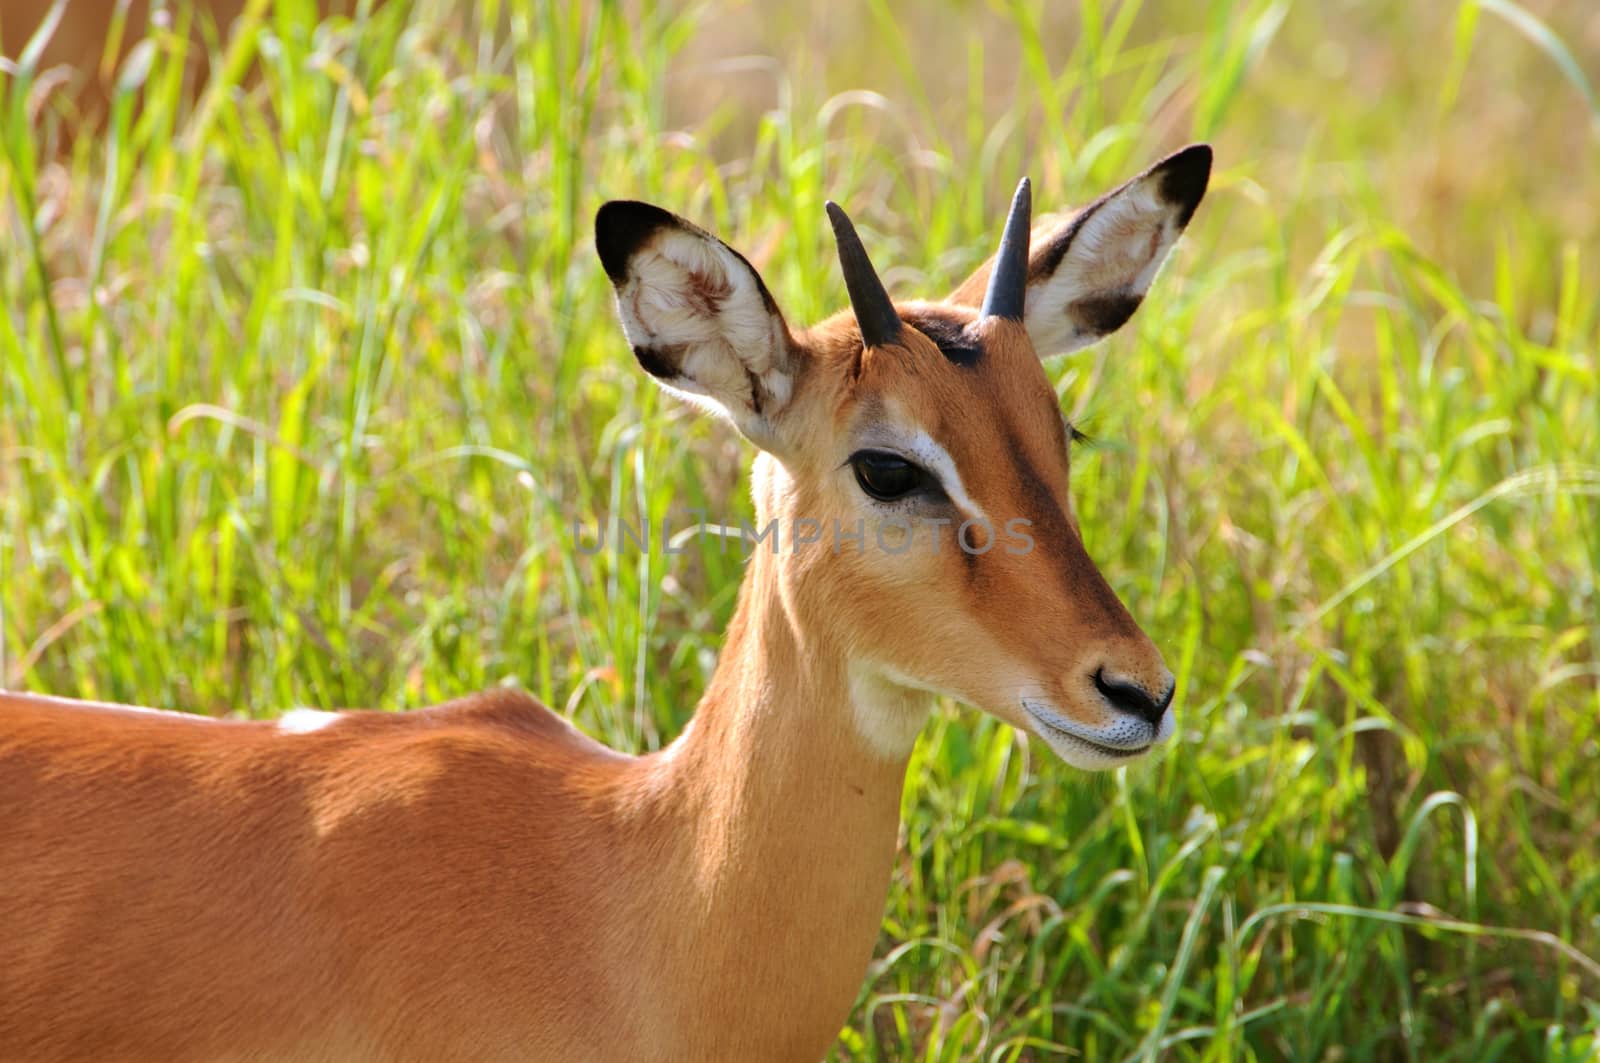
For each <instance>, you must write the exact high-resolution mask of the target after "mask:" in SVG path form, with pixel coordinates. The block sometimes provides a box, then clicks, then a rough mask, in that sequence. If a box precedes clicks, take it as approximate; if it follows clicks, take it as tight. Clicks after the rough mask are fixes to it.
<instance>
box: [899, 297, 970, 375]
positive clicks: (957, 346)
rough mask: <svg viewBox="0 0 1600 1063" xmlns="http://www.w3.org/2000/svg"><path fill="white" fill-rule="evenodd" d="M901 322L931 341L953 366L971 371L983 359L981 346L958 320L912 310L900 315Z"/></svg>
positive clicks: (963, 323) (964, 324)
mask: <svg viewBox="0 0 1600 1063" xmlns="http://www.w3.org/2000/svg"><path fill="white" fill-rule="evenodd" d="M900 318H901V320H902V321H904V322H905V323H906V324H908V325H910V326H911V327H912V328H914V329H916V330H917V331H918V332H920V333H922V334H923V335H924V336H926V337H928V339H930V340H932V341H933V343H934V346H936V347H938V348H939V353H940V354H943V355H944V356H945V357H946V358H948V359H949V360H950V362H951V363H952V364H954V365H959V366H961V367H962V368H963V369H971V368H973V367H974V366H976V365H977V364H978V361H979V359H981V358H982V357H983V345H982V344H981V343H979V342H978V340H977V338H976V337H975V336H973V335H972V334H971V332H969V331H968V329H967V325H966V323H965V322H963V321H962V320H960V319H959V318H954V317H946V316H944V315H942V314H938V313H933V312H929V311H917V310H912V311H908V312H905V313H902V314H901V315H900Z"/></svg>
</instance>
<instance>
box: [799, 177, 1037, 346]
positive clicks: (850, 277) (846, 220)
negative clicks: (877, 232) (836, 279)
mask: <svg viewBox="0 0 1600 1063" xmlns="http://www.w3.org/2000/svg"><path fill="white" fill-rule="evenodd" d="M828 220H829V221H831V222H833V240H834V243H836V244H838V245H839V266H840V268H841V269H842V270H843V271H844V286H845V288H846V289H848V290H849V292H850V307H851V309H853V310H854V311H855V312H856V321H857V323H859V324H860V326H861V342H862V343H863V344H865V345H866V346H868V347H881V346H883V345H884V344H886V343H894V342H895V341H896V340H898V339H899V338H900V328H901V326H900V315H899V314H897V313H895V311H894V304H893V303H892V302H890V301H889V293H888V292H886V291H884V290H883V282H882V281H880V280H879V279H878V274H877V272H876V271H874V270H873V268H872V261H871V260H870V259H868V258H867V249H866V248H864V247H862V246H861V237H859V236H857V235H856V227H855V226H854V225H851V224H850V216H849V215H848V214H846V213H845V212H844V211H843V210H841V209H840V208H839V204H837V203H835V202H833V201H832V200H829V201H828ZM1024 253H1026V252H1024Z"/></svg>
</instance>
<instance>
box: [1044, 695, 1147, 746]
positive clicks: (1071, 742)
mask: <svg viewBox="0 0 1600 1063" xmlns="http://www.w3.org/2000/svg"><path fill="white" fill-rule="evenodd" d="M1022 707H1023V709H1024V710H1026V711H1027V713H1028V716H1029V718H1031V719H1032V720H1033V722H1034V724H1035V725H1036V726H1037V728H1038V733H1039V737H1040V738H1043V739H1045V740H1046V741H1047V742H1049V743H1050V744H1051V745H1052V746H1054V747H1055V749H1056V752H1058V753H1060V754H1062V755H1063V756H1068V751H1069V750H1070V751H1076V752H1080V753H1086V754H1088V755H1090V756H1091V757H1103V758H1106V759H1109V760H1132V759H1133V758H1135V757H1139V756H1143V755H1144V754H1146V753H1148V752H1150V748H1151V747H1152V746H1154V745H1155V741H1154V738H1155V735H1154V734H1152V733H1150V732H1151V731H1152V730H1153V729H1152V728H1150V727H1149V725H1147V724H1141V725H1140V729H1141V730H1143V731H1145V732H1146V733H1144V734H1141V735H1139V736H1138V737H1136V738H1133V740H1132V741H1128V742H1119V741H1115V740H1113V741H1106V740H1105V739H1107V738H1110V737H1111V736H1110V735H1101V736H1097V737H1096V738H1089V737H1088V736H1087V735H1085V734H1084V732H1085V731H1088V730H1089V728H1087V727H1084V726H1083V725H1082V724H1080V723H1076V722H1075V721H1073V720H1069V719H1067V718H1066V717H1065V716H1063V715H1061V714H1060V713H1059V712H1056V711H1054V710H1053V709H1050V708H1048V707H1046V706H1044V705H1042V704H1040V703H1038V702H1034V701H1027V700H1024V701H1023V703H1022ZM1130 722H1131V721H1130ZM1130 737H1133V736H1130ZM1068 759H1071V758H1070V757H1068Z"/></svg>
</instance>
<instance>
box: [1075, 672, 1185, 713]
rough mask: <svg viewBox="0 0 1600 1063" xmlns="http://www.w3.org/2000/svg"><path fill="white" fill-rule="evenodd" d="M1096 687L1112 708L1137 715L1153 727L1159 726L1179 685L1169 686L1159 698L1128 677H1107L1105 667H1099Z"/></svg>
mask: <svg viewBox="0 0 1600 1063" xmlns="http://www.w3.org/2000/svg"><path fill="white" fill-rule="evenodd" d="M1094 688H1095V689H1096V690H1098V691H1099V692H1100V696H1101V697H1103V698H1105V699H1106V700H1107V701H1109V702H1110V703H1111V707H1112V708H1114V709H1117V710H1118V711H1120V712H1125V713H1128V714H1129V715H1130V716H1137V717H1139V719H1141V720H1144V721H1146V722H1148V723H1149V724H1150V726H1152V727H1159V726H1160V725H1161V717H1162V715H1163V714H1164V713H1165V712H1166V711H1167V706H1168V705H1171V704H1172V694H1173V691H1175V690H1177V685H1176V684H1173V685H1172V686H1169V687H1167V692H1166V693H1165V694H1164V695H1163V696H1162V697H1161V699H1160V700H1157V699H1156V698H1154V697H1152V696H1151V694H1150V692H1149V691H1148V690H1146V689H1145V688H1144V687H1142V686H1140V685H1139V684H1138V683H1132V682H1129V681H1128V680H1126V679H1107V678H1106V673H1105V669H1104V668H1097V669H1095V673H1094Z"/></svg>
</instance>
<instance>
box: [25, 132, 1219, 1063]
mask: <svg viewBox="0 0 1600 1063" xmlns="http://www.w3.org/2000/svg"><path fill="white" fill-rule="evenodd" d="M1210 166H1211V152H1210V149H1209V148H1207V147H1206V146H1204V145H1196V146H1192V147H1189V148H1186V149H1185V150H1183V151H1181V152H1179V153H1177V154H1175V155H1173V156H1171V157H1170V158H1168V159H1166V160H1165V161H1163V162H1161V163H1160V164H1158V165H1156V166H1155V167H1153V168H1151V169H1150V170H1148V171H1146V172H1145V173H1143V174H1141V175H1139V176H1138V177H1135V178H1134V179H1133V180H1131V181H1130V182H1128V183H1127V184H1125V185H1123V186H1122V187H1121V188H1119V189H1117V190H1116V191H1114V192H1112V193H1110V194H1109V195H1107V196H1105V197H1103V198H1102V199H1100V200H1099V201H1097V202H1096V203H1094V204H1093V205H1091V206H1089V207H1088V208H1086V209H1084V210H1081V211H1079V212H1077V213H1076V214H1073V215H1071V216H1066V217H1062V218H1061V219H1059V220H1055V221H1047V222H1046V223H1045V224H1042V225H1041V226H1039V227H1038V228H1037V229H1036V230H1034V231H1033V232H1032V234H1031V248H1032V249H1031V252H1030V227H1029V191H1028V186H1027V183H1026V182H1023V184H1022V186H1021V187H1020V188H1019V189H1018V192H1017V196H1016V199H1015V201H1014V202H1013V206H1012V211H1011V215H1010V218H1009V219H1008V221H1007V223H1006V227H1005V232H1004V236H1003V238H1002V240H1001V244H1000V250H999V252H998V253H997V254H996V255H995V257H994V258H993V259H991V260H990V261H989V262H988V263H986V264H985V265H983V266H982V267H981V268H980V269H979V270H978V272H977V273H976V274H974V275H973V276H972V277H971V278H970V279H968V280H967V281H966V282H965V283H963V284H962V285H961V286H960V287H959V288H957V289H956V290H955V292H954V293H953V294H951V295H950V296H949V297H948V298H946V299H944V300H941V301H936V302H905V303H898V304H897V303H893V302H891V301H890V298H889V296H888V294H887V293H886V292H885V290H884V287H883V285H882V284H881V283H880V281H879V279H878V277H877V275H876V274H875V273H874V272H873V268H872V266H871V264H870V263H869V262H868V259H867V255H866V252H865V250H864V249H863V247H862V244H861V241H860V240H859V238H858V237H857V234H856V232H855V230H854V229H853V228H852V226H851V224H850V221H849V219H848V218H847V217H846V216H845V215H844V213H843V212H842V211H841V210H839V209H838V207H836V206H834V205H832V204H829V206H828V212H829V215H830V217H831V220H832V223H833V227H834V232H835V236H836V239H837V244H838V250H839V259H840V263H841V265H842V267H843V273H844V278H845V282H846V286H847V288H848V290H849V294H850V303H851V311H853V312H843V313H840V314H838V315H836V316H834V317H831V318H829V319H828V320H826V321H824V322H822V323H821V324H819V325H816V326H815V327H813V328H810V329H804V330H795V329H791V328H790V326H789V325H788V323H787V322H786V321H785V320H784V317H783V315H782V313H781V312H780V311H779V309H778V306H777V303H776V302H775V301H774V299H773V297H772V295H771V294H770V292H769V291H768V290H767V288H766V286H765V285H764V284H763V283H762V280H761V278H760V277H759V276H758V275H757V273H756V271H755V270H754V269H753V268H752V267H751V265H750V264H749V262H747V261H746V260H745V259H744V258H743V257H742V256H740V255H739V254H738V253H737V252H735V251H733V250H732V249H730V248H729V247H727V246H726V245H724V244H723V243H721V242H720V241H718V240H717V239H716V238H714V237H712V236H711V235H709V234H707V233H706V232H703V231H702V230H700V229H698V228H696V227H695V226H693V225H691V224H689V223H688V222H685V221H683V220H682V219H680V218H678V217H676V216H674V215H672V214H670V213H668V212H667V211H665V210H662V209H660V208H658V207H654V206H649V205H647V204H643V203H633V202H612V203H607V204H606V205H605V206H603V207H601V208H600V211H599V213H598V215H597V217H596V219H595V244H596V248H597V250H598V251H599V255H600V260H601V263H602V264H603V265H604V267H605V271H606V274H607V275H608V276H609V277H610V279H611V282H612V284H613V285H614V286H615V289H616V302H617V310H618V313H619V315H620V317H621V319H622V326H623V331H624V332H625V333H626V334H627V338H628V341H629V343H630V344H631V346H632V349H633V355H634V357H635V358H636V359H637V361H638V363H639V365H640V366H641V367H642V368H643V369H644V370H645V371H646V372H647V373H649V374H650V375H651V376H653V377H655V378H656V379H657V380H658V381H659V382H660V384H661V385H662V386H663V387H665V388H667V389H668V390H670V391H672V392H675V393H679V394H682V395H686V396H688V397H690V398H691V399H693V400H694V401H695V402H697V403H698V404H700V405H702V406H705V407H709V408H710V409H712V410H714V411H715V412H717V413H719V414H720V415H722V416H723V417H725V418H727V419H728V420H729V421H731V422H732V423H733V425H734V427H735V428H737V429H738V431H739V432H740V434H741V435H743V436H744V437H745V438H746V439H748V440H749V441H750V442H751V443H753V444H754V445H755V446H756V447H757V448H759V450H760V455H759V457H758V458H757V459H756V462H755V466H754V492H755V505H756V510H757V515H758V520H759V521H760V522H762V523H763V524H764V523H766V522H768V521H771V520H773V519H777V520H779V521H781V522H782V523H783V524H784V525H789V524H790V523H792V522H793V521H795V520H802V519H803V520H810V521H816V522H819V523H820V524H822V525H823V526H829V527H831V526H833V524H834V522H837V524H838V525H839V526H841V527H845V528H852V527H855V526H857V525H858V524H859V525H862V526H864V527H866V528H870V529H875V530H878V531H881V530H882V529H884V528H885V527H888V528H890V529H891V533H890V534H889V535H888V536H887V538H886V539H885V542H886V543H889V544H890V545H892V547H893V548H892V549H880V548H879V543H878V542H876V541H875V539H876V537H875V536H874V535H873V534H872V533H871V532H869V533H868V534H867V535H866V536H865V537H864V541H861V542H859V543H846V544H843V548H842V549H840V548H833V547H828V548H819V549H799V548H791V547H790V546H789V545H787V544H786V545H784V546H783V547H782V548H781V549H757V550H755V551H754V552H753V553H752V556H751V559H750V561H749V563H748V570H747V572H746V573H745V576H744V583H743V586H742V587H741V590H740V594H739V603H738V607H737V610H736V612H735V615H734V618H733V621H732V623H731V624H730V626H729V630H728V634H727V643H726V647H725V649H724V651H723V654H722V658H721V661H720V663H719V665H718V667H717V669H716V672H715V675H714V676H713V678H712V679H711V683H710V686H709V688H708V689H707V690H706V692H705V694H704V696H703V697H702V698H701V699H700V702H699V706H698V708H697V709H696V711H695V714H694V717H693V719H692V720H691V721H690V723H689V725H688V726H687V727H686V728H685V729H684V732H683V734H682V735H681V736H680V737H679V738H678V739H677V740H676V741H675V742H673V743H672V744H671V745H670V746H668V747H667V748H666V749H664V750H662V751H660V752H658V753H653V754H649V755H646V756H638V757H634V756H626V755H623V754H621V753H616V752H613V751H612V750H610V749H607V748H605V747H604V746H602V745H600V744H599V743H597V742H595V741H593V740H591V739H589V738H587V737H585V736H584V735H583V734H581V733H579V732H578V731H577V730H575V729H574V728H572V727H571V726H570V725H569V724H568V723H567V722H566V721H565V720H563V719H562V718H561V717H559V716H557V715H555V714H554V713H552V712H551V711H550V710H549V709H548V708H546V707H545V706H544V705H542V704H540V703H539V702H538V701H537V700H535V699H534V698H532V697H530V696H528V695H527V694H523V693H519V692H513V691H509V690H498V691H493V692H489V693H482V694H477V695H474V696H472V697H468V698H465V699H463V700H460V701H456V702H452V703H449V704H444V705H438V706H435V707H432V708H426V709H421V710H418V711H415V712H404V713H385V712H346V713H318V712H312V711H310V710H295V711H293V712H290V713H289V714H287V715H285V716H283V717H281V718H280V719H278V720H269V721H255V722H252V721H213V720H208V719H202V718H198V717H195V716H186V715H182V714H176V713H166V712H157V711H153V710H147V709H136V708H131V707H125V706H117V705H105V704H88V703H82V702H73V701H66V700H58V699H53V698H47V697H40V696H33V695H22V694H13V695H0V1058H4V1059H7V1060H30V1061H42V1060H87V1059H94V1060H118V1061H131V1060H162V1061H183V1060H208V1061H209V1060H257V1059H294V1060H330V1061H331V1060H340V1061H343V1060H355V1059H386V1060H390V1059H392V1060H399V1059H407V1060H427V1061H444V1060H473V1061H479V1060H585V1061H587V1060H695V1061H700V1060H766V1059H782V1060H809V1061H814V1060H817V1059H818V1058H820V1057H821V1056H822V1055H823V1054H824V1053H825V1052H826V1051H827V1049H828V1046H829V1044H830V1043H831V1042H832V1040H833V1038H834V1037H835V1036H836V1035H837V1033H838V1031H839V1028H840V1026H841V1025H842V1024H843V1023H844V1022H845V1020H846V1019H847V1018H848V1015H849V1011H850V1007H851V1004H852V1002H853V1000H854V999H855V997H856V994H857V992H858V990H859V988H860V985H861V979H862V976H863V971H864V970H865V968H866V965H867V962H868V960H869V958H870V956H871V953H872V949H873V946H874V943H875V941H876V939H877V936H878V930H879V924H880V920H881V916H882V909H883V904H884V899H885V895H886V892H887V890H888V886H889V880H890V873H891V864H892V861H893V858H894V852H895V844H896V833H897V828H898V816H899V807H900V797H901V788H902V784H903V781H904V776H905V770H906V764H907V760H908V757H909V756H910V753H911V750H912V745H913V743H914V742H915V740H916V736H917V733H918V730H919V728H920V727H921V726H922V724H923V721H924V720H925V719H926V717H927V716H928V713H929V709H930V707H931V705H932V702H933V699H934V697H935V696H936V695H945V696H948V697H950V698H953V699H956V700H959V701H961V702H964V703H967V704H969V705H973V706H977V707H980V708H982V709H984V710H986V711H988V712H990V713H992V714H993V715H995V716H997V717H999V718H1000V719H1001V720H1004V721H1005V722H1007V723H1009V724H1011V725H1012V726H1014V727H1016V728H1019V729H1021V730H1023V731H1025V732H1028V733H1030V734H1032V735H1035V736H1037V737H1038V738H1040V739H1042V740H1043V741H1044V742H1045V743H1046V744H1047V745H1048V746H1049V747H1050V748H1051V749H1053V750H1055V751H1056V752H1057V753H1058V754H1060V756H1061V757H1062V758H1063V759H1065V760H1066V761H1067V762H1069V763H1070V764H1073V765H1075V766H1077V767H1080V768H1087V769H1098V768H1107V767H1112V766H1115V765H1121V764H1126V763H1129V762H1130V761H1132V760H1134V759H1135V758H1137V757H1140V756H1141V755H1143V754H1145V753H1146V752H1147V751H1148V750H1150V749H1151V747H1153V746H1155V745H1157V744H1159V743H1161V742H1164V741H1166V740H1167V739H1168V738H1169V737H1170V736H1171V734H1172V732H1173V714H1172V710H1171V709H1170V707H1169V703H1170V701H1171V698H1172V691H1173V679H1172V676H1171V674H1170V673H1169V672H1168V671H1167V669H1166V667H1165V665H1164V664H1163V662H1162V658H1161V655H1160V653H1159V652H1158V651H1157V650H1156V648H1155V646H1154V645H1153V644H1152V643H1151V641H1150V640H1149V639H1148V638H1147V637H1146V636H1145V635H1144V633H1143V632H1142V631H1141V630H1140V629H1139V627H1138V625H1137V624H1135V623H1134V621H1133V619H1132V618H1131V617H1130V616H1129V614H1128V612H1127V610H1126V609H1124V607H1123V605H1122V603H1121V602H1120V601H1118V599H1117V597H1116V595H1115V594H1114V593H1113V592H1112V590H1111V588H1110V587H1109V586H1108V585H1107V583H1106V581H1105V579H1104V578H1103V577H1102V576H1101V575H1100V573H1099V571H1098V570H1097V569H1096V568H1095V566H1094V564H1093V562H1091V561H1090V559H1089V556H1088V554H1087V553H1086V552H1085V550H1084V546H1083V543H1082V540H1081V539H1080V537H1079V534H1078V529H1077V525H1076V522H1075V520H1074V518H1073V515H1072V508H1071V503H1070V499H1069V495H1068V484H1067V474H1068V443H1069V438H1070V436H1071V434H1072V429H1071V426H1070V425H1068V424H1067V423H1066V422H1065V420H1064V419H1063V417H1062V415H1061V413H1060V411H1059V408H1058V405H1057V400H1056V396H1055V393H1054V391H1053V390H1052V388H1051V385H1050V381H1049V379H1048V378H1047V377H1046V375H1045V372H1044V369H1043V368H1042V366H1041V363H1040V355H1052V354H1058V353H1062V352H1065V351H1070V350H1072V349H1074V348H1077V347H1081V346H1083V345H1085V344H1088V343H1091V342H1093V341H1095V340H1097V339H1099V338H1100V337H1102V336H1104V335H1106V334H1107V333H1109V332H1111V331H1113V330H1115V329H1116V328H1118V327H1119V326H1121V325H1122V324H1123V322H1125V321H1126V320H1127V319H1128V317H1129V316H1130V315H1131V314H1132V313H1133V312H1134V310H1135V309H1136V308H1137V307H1138V305H1139V302H1140V300H1141V299H1142V298H1143V297H1144V294H1145V292H1146V290H1147V289H1148V287H1149V286H1150V283H1151V280H1152V278H1153V277H1154V275H1155V274H1156V271H1157V270H1158V268H1159V267H1160V265H1161V262H1162V261H1163V259H1164V258H1165V257H1166V255H1167V252H1168V250H1169V249H1170V248H1171V247H1172V245H1173V243H1174V241H1175V240H1176V239H1177V237H1178V235H1179V233H1180V232H1181V231H1182V230H1183V228H1184V226H1185V225H1186V224H1187V223H1188V221H1189V218H1190V216H1191V215H1192V214H1193V212H1194V210H1195V207H1196V206H1197V205H1198V203H1199V202H1200V199H1201V197H1202V196H1203V195H1204V193H1205V189H1206V182H1207V179H1208V176H1209V173H1210ZM1008 521H1020V522H1023V523H1021V524H1018V525H1017V526H1018V527H1024V528H1026V534H1027V537H1028V538H1029V539H1030V540H1031V543H1032V547H1031V549H1027V550H1021V549H1015V550H1011V549H998V548H997V549H988V550H984V549H981V547H982V546H983V540H984V536H985V535H986V534H996V535H998V534H999V532H998V530H997V529H998V528H999V527H1000V526H1002V525H1003V524H1004V523H1005V522H1008ZM973 524H983V525H984V526H985V527H987V528H989V529H991V531H990V532H983V531H970V530H969V532H968V540H969V542H970V544H971V545H972V546H973V547H974V548H973V549H966V548H957V547H956V546H955V545H954V544H953V538H952V536H951V531H952V529H953V528H955V527H956V526H958V525H973ZM941 532H942V533H943V536H944V538H943V545H942V548H941V544H940V541H939V540H938V539H937V538H936V536H937V535H939V533H941Z"/></svg>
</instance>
